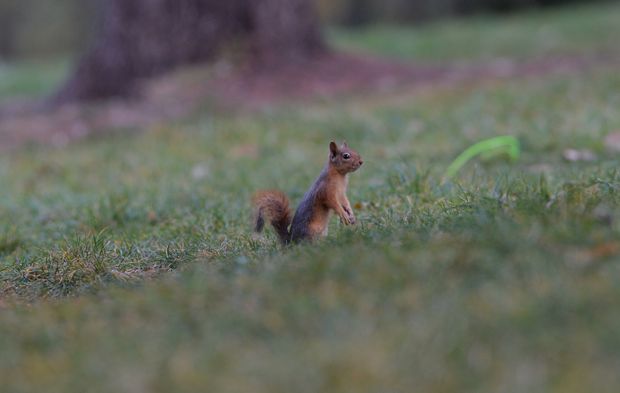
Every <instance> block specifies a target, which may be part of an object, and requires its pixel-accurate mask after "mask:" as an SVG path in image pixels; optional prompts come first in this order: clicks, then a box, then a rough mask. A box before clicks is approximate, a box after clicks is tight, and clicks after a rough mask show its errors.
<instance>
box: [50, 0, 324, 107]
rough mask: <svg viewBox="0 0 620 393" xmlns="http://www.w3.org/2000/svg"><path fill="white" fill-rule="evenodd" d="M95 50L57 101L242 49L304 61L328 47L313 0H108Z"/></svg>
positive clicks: (270, 59) (102, 94)
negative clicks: (223, 50)
mask: <svg viewBox="0 0 620 393" xmlns="http://www.w3.org/2000/svg"><path fill="white" fill-rule="evenodd" d="M99 7H100V9H99V15H100V19H99V21H98V23H99V27H98V29H97V33H96V34H95V38H94V42H93V43H92V45H91V47H90V49H89V50H88V51H87V52H86V53H85V54H84V55H83V56H82V58H81V59H80V60H79V61H78V63H77V65H76V68H75V70H74V72H73V74H72V75H71V76H70V78H69V80H68V81H67V82H66V84H65V85H64V86H63V87H62V88H61V90H60V91H59V92H58V94H57V95H56V101H57V102H67V101H79V100H94V99H102V98H109V97H113V96H122V95H127V94H129V93H130V92H131V91H132V89H133V87H134V86H135V83H136V82H137V81H139V80H140V79H143V78H148V77H151V76H154V75H157V74H159V73H162V72H164V71H167V70H170V69H172V68H174V67H176V66H180V65H183V64H191V63H197V62H204V61H209V60H213V59H215V58H216V57H217V56H218V55H219V54H221V51H222V49H225V48H226V47H235V48H244V50H245V51H246V52H247V53H248V55H249V57H250V59H251V60H252V61H253V62H254V63H255V64H269V65H273V64H275V63H282V62H290V61H299V60H304V59H307V58H309V57H311V56H315V55H317V54H319V53H320V52H321V51H323V50H324V49H325V46H324V43H323V40H322V37H321V35H320V29H319V22H318V17H317V14H316V12H315V7H314V3H313V0H226V1H223V0H103V1H100V3H99Z"/></svg>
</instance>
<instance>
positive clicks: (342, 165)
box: [329, 141, 364, 175]
mask: <svg viewBox="0 0 620 393" xmlns="http://www.w3.org/2000/svg"><path fill="white" fill-rule="evenodd" d="M363 163H364V161H362V157H361V156H360V155H359V153H358V152H356V151H355V150H353V149H351V148H349V146H347V142H343V143H342V145H341V146H340V147H338V145H336V142H333V141H332V142H330V144H329V165H330V166H331V167H333V168H335V169H336V171H338V172H339V173H341V174H343V175H346V174H347V173H349V172H355V171H356V170H357V169H358V168H359V167H360V166H362V164H363Z"/></svg>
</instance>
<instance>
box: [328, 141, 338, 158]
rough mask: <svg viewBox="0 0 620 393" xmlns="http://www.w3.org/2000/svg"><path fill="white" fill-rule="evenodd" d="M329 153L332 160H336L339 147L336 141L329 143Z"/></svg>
mask: <svg viewBox="0 0 620 393" xmlns="http://www.w3.org/2000/svg"><path fill="white" fill-rule="evenodd" d="M329 152H330V155H331V158H334V157H336V156H337V155H338V146H337V145H336V142H334V141H331V142H329Z"/></svg>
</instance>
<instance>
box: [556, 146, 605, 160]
mask: <svg viewBox="0 0 620 393" xmlns="http://www.w3.org/2000/svg"><path fill="white" fill-rule="evenodd" d="M562 157H564V159H565V160H566V161H570V162H577V161H596V158H597V157H596V155H595V154H594V153H592V152H591V151H590V150H576V149H566V150H564V152H563V153H562Z"/></svg>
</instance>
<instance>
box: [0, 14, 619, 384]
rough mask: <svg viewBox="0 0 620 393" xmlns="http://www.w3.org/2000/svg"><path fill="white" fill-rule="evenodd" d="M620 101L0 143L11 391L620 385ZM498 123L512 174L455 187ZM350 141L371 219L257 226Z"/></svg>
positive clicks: (570, 79)
mask: <svg viewBox="0 0 620 393" xmlns="http://www.w3.org/2000/svg"><path fill="white" fill-rule="evenodd" d="M565 12H567V11H565ZM565 12H561V13H559V14H558V16H557V18H558V19H560V20H561V19H563V18H566V14H565ZM553 15H554V14H548V17H549V18H550V19H552V21H551V22H550V23H553V21H554V20H555V19H553ZM531 17H532V18H534V19H535V18H536V16H531ZM575 17H576V16H575ZM524 18H525V17H524ZM458 23H459V24H460V23H461V22H458ZM528 31H531V29H528V28H527V25H525V27H524V32H523V34H524V35H525V34H527V32H528ZM584 50H588V49H587V48H585V49H584ZM619 91H620V76H619V75H618V73H617V72H616V70H613V69H607V68H599V69H594V70H591V71H590V72H587V73H583V74H579V75H557V76H544V77H531V78H528V79H522V80H514V81H506V82H501V83H496V84H486V85H482V86H469V87H465V86H461V87H453V88H442V89H441V90H436V91H432V92H426V93H424V94H413V93H411V94H409V93H403V92H400V93H398V94H397V95H389V94H387V95H381V96H365V97H348V98H344V99H338V100H331V101H325V102H312V103H307V104H304V105H303V106H302V105H297V104H294V103H291V104H287V105H282V106H279V107H273V108H270V109H268V110H265V111H262V112H252V113H247V112H242V113H222V112H213V111H209V110H208V109H207V111H206V112H205V113H200V114H194V115H193V116H190V117H188V118H186V119H181V120H179V121H177V122H174V123H165V124H160V125H158V126H154V127H152V128H150V129H148V130H145V132H142V133H134V132H130V131H131V130H127V132H119V133H116V134H115V135H114V136H113V137H110V138H106V139H98V138H96V137H93V138H91V139H88V140H84V141H82V142H79V143H77V144H72V145H69V146H67V147H63V148H57V149H54V148H47V147H34V146H30V147H25V148H23V149H21V150H19V151H16V152H13V153H10V154H5V155H3V156H0V183H1V184H2V187H1V188H0V288H2V290H3V293H4V295H3V297H2V299H0V301H1V302H2V303H1V305H2V312H1V313H0V353H2V356H1V357H0V380H1V381H2V383H3V391H6V392H29V391H33V392H34V391H46V392H69V391H75V392H83V391H93V392H103V391H129V392H140V391H155V392H157V391H162V392H164V391H175V392H195V391H218V392H219V391H234V392H245V391H251V392H270V393H273V392H289V391H291V390H292V389H294V390H295V391H329V392H332V391H333V392H353V391H354V392H365V391H368V392H376V391H394V392H400V391H411V390H420V391H428V392H453V391H459V392H462V391H471V392H497V391H501V392H521V391H528V392H549V391H551V392H555V391H557V392H590V391H598V392H615V391H617V390H618V388H619V387H620V378H619V377H618V374H617V369H618V367H619V366H620V357H619V356H618V353H620V340H619V339H618V335H617V331H618V329H620V313H619V312H618V310H619V309H620V308H619V307H620V301H619V300H618V299H620V281H619V280H618V277H620V264H619V263H618V262H619V255H620V241H619V240H618V239H619V234H620V226H619V225H618V223H619V222H620V221H619V220H620V210H619V207H620V198H619V197H618V195H620V194H618V188H619V187H620V172H619V171H618V159H617V155H616V154H613V153H611V152H608V151H607V150H606V149H605V147H604V144H603V142H602V141H603V139H604V137H605V135H607V134H608V133H610V132H614V131H617V130H620V110H619V109H618V108H620V94H619V93H618V92H619ZM500 134H501V135H514V136H516V137H518V138H519V139H520V141H521V142H522V146H523V154H522V157H521V159H520V160H519V161H518V162H517V163H510V162H508V161H502V160H495V161H490V162H480V161H475V162H473V163H470V164H469V165H468V166H466V168H465V169H464V171H462V172H461V173H460V174H459V176H458V177H457V178H456V179H455V180H454V181H453V182H450V183H445V184H444V183H442V182H441V181H440V178H441V175H442V174H443V171H444V170H445V168H446V167H447V166H448V165H449V163H450V162H451V161H452V160H453V159H454V157H456V155H458V153H460V152H461V151H462V150H463V149H464V148H466V147H467V146H469V145H471V144H472V143H474V142H476V141H478V140H480V139H483V138H487V137H491V136H495V135H500ZM332 138H338V139H346V140H347V141H348V142H349V144H350V145H351V146H352V147H354V148H356V149H357V150H359V151H360V152H361V154H362V156H363V157H364V161H365V164H364V167H362V169H361V170H360V171H359V172H357V173H355V174H353V175H352V177H351V182H350V192H349V198H350V199H351V202H352V203H353V204H359V205H358V208H357V210H356V214H357V216H358V219H359V221H360V225H359V226H357V227H356V228H344V227H341V226H340V225H339V223H337V222H336V220H334V222H333V223H332V226H331V228H330V237H329V238H328V239H327V240H325V241H324V242H321V243H319V244H316V245H302V246H298V247H291V248H286V249H282V248H280V247H279V246H278V245H277V243H276V239H275V236H274V235H273V234H272V233H271V232H268V233H267V234H266V236H265V237H256V236H254V235H253V234H252V233H251V231H250V229H251V226H250V222H249V220H250V207H249V202H248V201H249V198H250V195H251V193H252V192H254V191H255V190H257V189H259V188H269V187H277V188H280V189H282V190H284V191H285V192H286V193H287V194H289V195H290V196H291V197H292V199H293V200H294V203H296V202H297V201H299V199H300V198H301V196H302V194H303V192H304V191H305V189H306V187H307V186H308V185H309V184H310V182H311V181H312V179H313V178H314V177H315V176H316V174H317V173H318V171H319V170H320V168H321V166H322V165H323V161H324V159H325V158H326V156H327V148H328V147H327V146H328V142H329V140H331V139H332ZM566 148H579V149H590V150H592V151H593V152H594V153H595V154H596V155H597V157H598V159H597V160H596V161H594V162H566V161H564V160H563V159H562V152H563V150H564V149H566Z"/></svg>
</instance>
